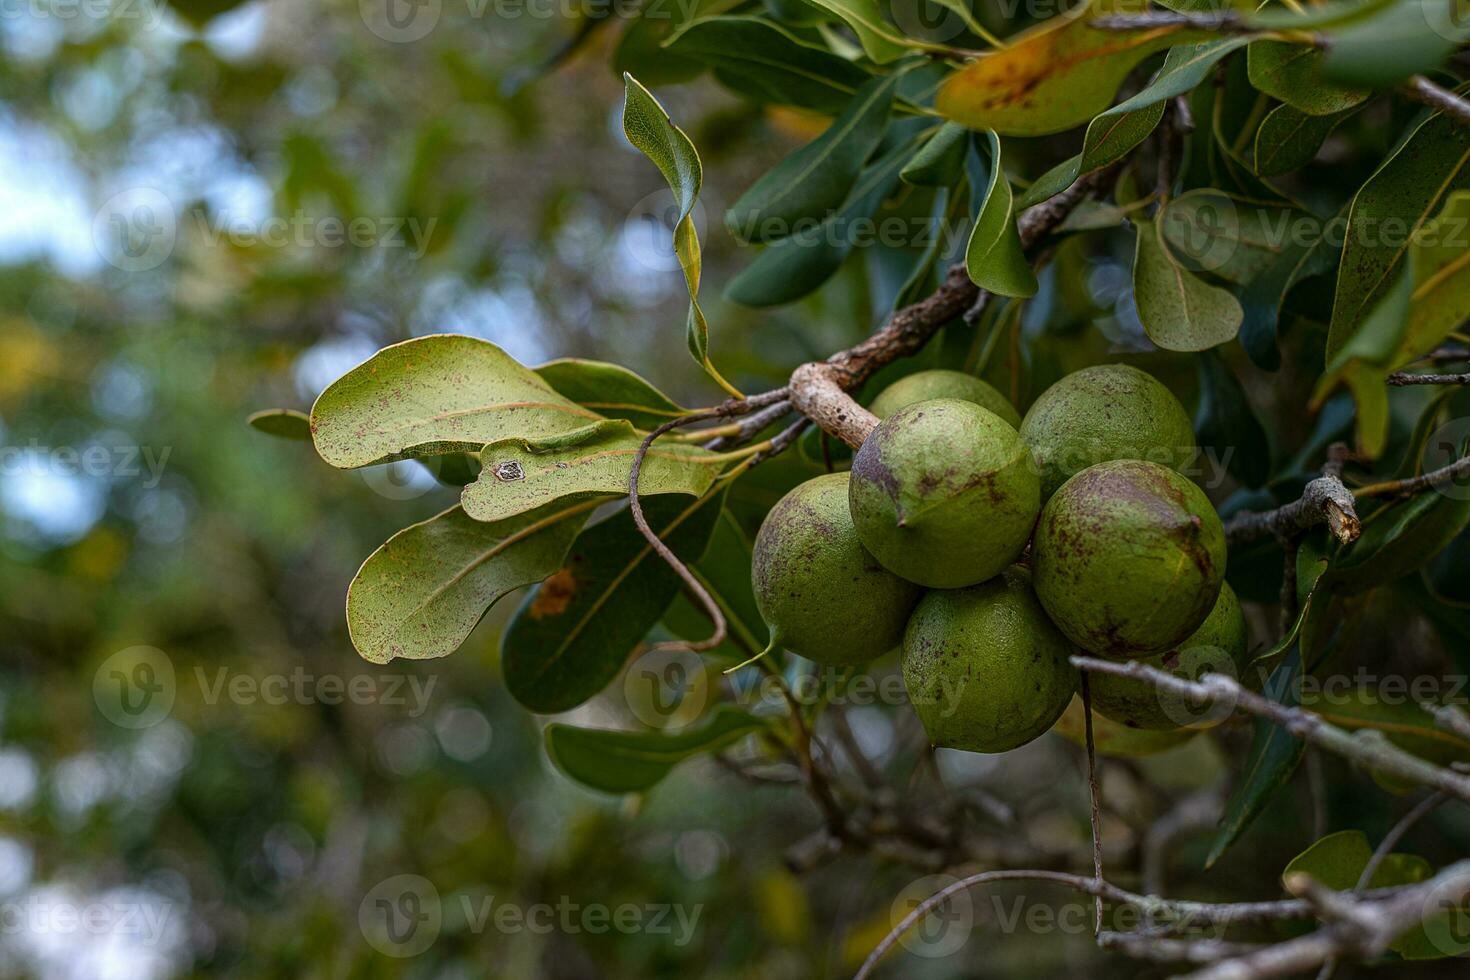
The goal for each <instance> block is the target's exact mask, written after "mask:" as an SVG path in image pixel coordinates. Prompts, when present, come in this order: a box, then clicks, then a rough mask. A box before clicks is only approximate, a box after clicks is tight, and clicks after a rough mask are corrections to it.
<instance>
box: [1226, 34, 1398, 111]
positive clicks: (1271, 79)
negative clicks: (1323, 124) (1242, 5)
mask: <svg viewBox="0 0 1470 980" xmlns="http://www.w3.org/2000/svg"><path fill="white" fill-rule="evenodd" d="M1246 61H1247V64H1248V66H1249V72H1250V80H1251V84H1252V85H1254V86H1255V87H1256V88H1258V89H1260V90H1261V91H1262V92H1265V93H1266V94H1267V95H1269V96H1271V97H1272V98H1273V99H1277V100H1279V101H1281V102H1285V103H1286V104H1287V105H1289V106H1292V107H1293V108H1296V109H1299V110H1301V111H1302V112H1305V113H1308V114H1310V115H1313V116H1329V115H1333V114H1335V113H1339V112H1342V111H1344V110H1346V109H1351V108H1353V107H1354V106H1356V105H1359V104H1361V103H1362V102H1364V101H1365V100H1366V99H1367V98H1368V94H1369V93H1368V92H1367V91H1365V90H1363V89H1357V88H1345V87H1343V86H1341V85H1334V84H1332V83H1331V82H1327V81H1323V79H1322V52H1321V51H1318V50H1317V49H1316V48H1313V47H1311V46H1310V45H1305V44H1288V43H1286V42H1284V41H1255V42H1253V43H1252V44H1251V46H1250V48H1249V49H1248V50H1247V51H1246Z"/></svg>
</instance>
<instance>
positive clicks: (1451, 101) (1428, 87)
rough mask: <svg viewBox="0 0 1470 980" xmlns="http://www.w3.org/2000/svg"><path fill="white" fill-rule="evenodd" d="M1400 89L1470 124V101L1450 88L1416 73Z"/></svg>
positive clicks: (1412, 97) (1409, 95)
mask: <svg viewBox="0 0 1470 980" xmlns="http://www.w3.org/2000/svg"><path fill="white" fill-rule="evenodd" d="M1399 91H1400V92H1402V93H1403V94H1404V95H1406V96H1408V97H1409V98H1411V99H1413V100H1414V101H1415V102H1421V103H1423V104H1424V105H1427V106H1429V107H1430V108H1432V109H1438V110H1439V111H1440V112H1443V113H1445V114H1446V115H1449V116H1454V117H1455V118H1456V119H1458V120H1459V121H1460V122H1462V123H1464V124H1466V125H1470V102H1466V101H1465V100H1464V99H1462V98H1460V97H1459V96H1458V95H1456V94H1455V93H1454V92H1451V91H1450V90H1449V89H1446V88H1440V87H1439V86H1438V85H1436V84H1434V83H1433V82H1431V81H1430V80H1429V79H1427V78H1425V77H1424V76H1423V75H1415V76H1414V77H1413V78H1410V79H1409V80H1408V81H1407V82H1405V83H1404V84H1403V85H1400V86H1399Z"/></svg>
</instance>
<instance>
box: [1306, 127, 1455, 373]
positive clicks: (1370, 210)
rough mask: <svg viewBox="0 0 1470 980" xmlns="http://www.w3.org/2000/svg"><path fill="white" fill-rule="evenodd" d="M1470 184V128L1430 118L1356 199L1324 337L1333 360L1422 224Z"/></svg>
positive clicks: (1380, 293) (1381, 291) (1389, 279)
mask: <svg viewBox="0 0 1470 980" xmlns="http://www.w3.org/2000/svg"><path fill="white" fill-rule="evenodd" d="M1463 190H1470V127H1467V126H1466V125H1465V124H1464V123H1462V122H1460V121H1459V120H1457V119H1455V118H1453V117H1450V116H1446V115H1444V114H1442V113H1439V114H1434V115H1431V116H1429V117H1428V118H1427V119H1425V120H1424V121H1423V122H1421V123H1420V124H1419V125H1418V127H1417V128H1416V129H1415V130H1414V131H1413V132H1412V133H1411V134H1410V135H1409V137H1408V138H1407V139H1405V140H1404V141H1403V143H1402V144H1401V145H1400V146H1399V148H1398V149H1397V151H1396V152H1395V153H1394V154H1393V156H1391V157H1390V158H1389V159H1388V160H1386V161H1385V162H1384V163H1383V165H1382V166H1380V167H1379V168H1378V170H1377V172H1375V173H1374V174H1373V176H1372V177H1370V178H1369V179H1368V182H1367V183H1365V184H1364V185H1363V186H1362V188H1360V189H1359V191H1358V193H1357V195H1356V196H1355V197H1354V198H1353V204H1352V210H1351V211H1350V212H1349V214H1348V230H1347V239H1346V244H1345V246H1344V248H1343V251H1342V261H1341V263H1340V264H1339V266H1338V273H1337V295H1336V298H1335V299H1334V301H1333V306H1332V327H1331V330H1330V331H1329V333H1328V337H1327V359H1328V361H1329V362H1330V361H1332V360H1333V358H1334V357H1336V356H1337V354H1338V353H1339V352H1340V351H1342V349H1343V348H1344V347H1346V346H1347V344H1348V341H1349V340H1350V339H1351V338H1352V337H1353V335H1354V334H1356V333H1357V332H1358V329H1359V327H1360V326H1361V325H1362V323H1363V321H1364V319H1365V318H1366V317H1367V315H1368V312H1369V311H1370V310H1372V309H1373V307H1375V306H1376V305H1377V304H1378V303H1379V301H1380V300H1382V298H1383V297H1384V295H1385V294H1386V293H1387V292H1388V291H1389V289H1390V288H1391V287H1392V285H1393V283H1394V281H1395V280H1396V278H1397V277H1398V275H1399V274H1400V273H1401V272H1402V269H1403V265H1404V262H1405V260H1406V258H1407V256H1408V254H1409V248H1410V245H1411V244H1412V242H1413V241H1414V239H1415V237H1416V236H1417V235H1418V233H1419V231H1420V229H1421V228H1422V227H1423V226H1424V224H1425V223H1426V222H1427V221H1428V220H1429V219H1430V218H1431V217H1432V216H1433V215H1435V214H1437V213H1438V212H1439V211H1440V210H1441V209H1442V208H1443V207H1444V205H1445V202H1446V201H1447V200H1448V199H1449V197H1450V195H1451V194H1453V193H1454V192H1456V191H1463Z"/></svg>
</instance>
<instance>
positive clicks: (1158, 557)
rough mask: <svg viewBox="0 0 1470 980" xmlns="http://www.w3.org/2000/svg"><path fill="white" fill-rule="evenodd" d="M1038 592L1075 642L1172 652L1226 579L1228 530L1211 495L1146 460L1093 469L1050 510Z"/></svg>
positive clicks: (1121, 655)
mask: <svg viewBox="0 0 1470 980" xmlns="http://www.w3.org/2000/svg"><path fill="white" fill-rule="evenodd" d="M1031 559H1032V567H1033V571H1034V573H1035V579H1036V595H1037V597H1038V598H1040V599H1041V604H1042V605H1043V606H1044V607H1046V611H1047V614H1048V615H1050V616H1051V618H1052V621H1053V622H1055V623H1056V624H1057V626H1058V627H1059V628H1060V629H1061V631H1062V632H1063V633H1065V634H1066V635H1067V636H1068V637H1069V638H1070V639H1071V640H1072V642H1073V643H1076V644H1077V645H1078V646H1080V647H1081V648H1082V649H1084V650H1086V651H1088V652H1090V653H1094V654H1097V655H1099V656H1103V657H1112V658H1114V659H1120V660H1124V659H1129V658H1133V657H1138V656H1141V655H1142V656H1146V655H1149V654H1157V653H1163V652H1164V651H1166V650H1170V649H1172V648H1174V647H1175V646H1177V645H1178V644H1179V643H1180V642H1181V641H1182V640H1184V639H1185V638H1186V637H1188V636H1189V635H1190V634H1191V633H1193V632H1194V631H1195V630H1197V629H1198V628H1199V627H1200V624H1201V623H1203V622H1204V621H1205V617H1206V616H1208V615H1209V613H1210V610H1211V609H1213V608H1214V606H1215V599H1216V597H1217V596H1218V595H1219V594H1220V586H1221V584H1222V583H1223V581H1224V576H1225V530H1224V528H1223V527H1222V526H1221V524H1220V517H1219V515H1218V514H1216V513H1215V508H1214V507H1213V506H1211V504H1210V501H1209V499H1208V498H1207V497H1205V495H1204V492H1203V491H1202V490H1200V488H1199V487H1197V486H1195V485H1194V484H1193V483H1192V482H1190V481H1189V480H1188V479H1186V478H1185V477H1183V476H1180V475H1179V474H1178V473H1176V472H1174V471H1173V470H1171V469H1168V468H1166V467H1163V466H1160V465H1158V464H1157V463H1148V462H1144V461H1142V460H1113V461H1111V462H1107V463H1099V464H1098V465H1096V466H1092V467H1089V468H1087V469H1085V470H1083V471H1082V472H1081V473H1078V474H1077V475H1076V476H1074V477H1072V478H1071V479H1070V480H1068V481H1067V482H1066V483H1064V484H1062V487H1061V489H1059V490H1058V491H1057V492H1056V494H1055V495H1053V496H1052V498H1051V500H1049V501H1047V503H1046V506H1045V507H1044V508H1042V511H1041V520H1040V521H1038V522H1037V525H1036V535H1035V537H1034V538H1033V540H1032V545H1031Z"/></svg>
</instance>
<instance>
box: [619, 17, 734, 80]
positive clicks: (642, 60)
mask: <svg viewBox="0 0 1470 980" xmlns="http://www.w3.org/2000/svg"><path fill="white" fill-rule="evenodd" d="M739 2H740V0H696V2H695V3H694V4H693V5H692V6H693V9H692V10H689V7H688V5H673V4H664V3H646V4H642V5H640V6H639V8H638V11H637V13H636V15H635V16H634V17H633V19H632V21H631V22H630V23H629V24H628V27H627V29H625V30H624V31H623V34H622V37H620V38H619V39H618V46H617V47H616V48H615V49H614V50H613V55H612V70H613V72H614V74H616V75H617V76H618V77H619V78H621V77H622V76H623V73H624V72H627V73H628V74H630V75H632V76H634V77H635V78H638V79H641V80H642V81H643V84H645V85H655V86H657V85H676V84H678V83H680V82H688V81H692V80H694V79H695V78H697V77H699V75H700V74H702V73H703V72H704V71H705V69H706V68H708V65H706V64H705V63H704V62H703V61H701V60H699V59H697V58H690V57H685V56H683V55H678V54H674V53H672V52H670V51H668V50H667V49H666V48H665V47H664V45H665V44H666V43H667V42H668V40H669V38H670V37H672V36H673V34H674V32H675V31H677V30H678V29H679V28H680V27H682V26H683V25H684V24H686V23H689V22H690V21H693V20H696V19H699V18H701V17H709V16H713V15H715V14H718V13H721V12H723V11H725V10H729V9H730V8H732V7H735V6H738V4H739ZM686 11H688V15H687V16H685V12H686Z"/></svg>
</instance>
